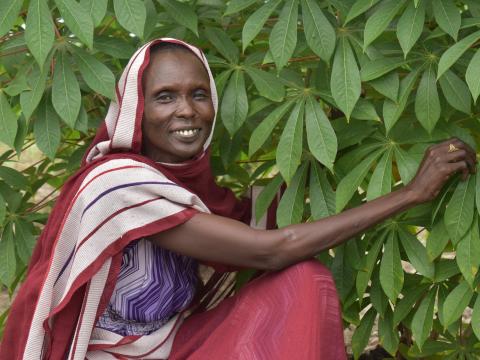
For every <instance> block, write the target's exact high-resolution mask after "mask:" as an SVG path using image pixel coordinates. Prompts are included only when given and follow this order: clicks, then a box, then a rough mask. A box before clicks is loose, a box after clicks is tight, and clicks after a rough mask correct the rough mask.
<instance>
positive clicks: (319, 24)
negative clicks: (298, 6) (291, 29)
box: [302, 0, 336, 62]
mask: <svg viewBox="0 0 480 360" xmlns="http://www.w3.org/2000/svg"><path fill="white" fill-rule="evenodd" d="M302 15H303V26H304V30H305V38H306V40H307V44H308V46H309V47H310V49H312V51H313V52H314V53H315V54H317V55H318V56H319V57H320V58H321V59H322V60H324V61H325V62H328V61H329V60H330V58H331V56H332V54H333V51H334V50H335V38H336V36H335V30H334V29H333V27H332V25H331V24H330V22H329V21H328V19H327V18H326V17H325V15H324V14H323V12H322V10H321V9H320V7H319V6H318V5H317V1H315V0H302Z"/></svg>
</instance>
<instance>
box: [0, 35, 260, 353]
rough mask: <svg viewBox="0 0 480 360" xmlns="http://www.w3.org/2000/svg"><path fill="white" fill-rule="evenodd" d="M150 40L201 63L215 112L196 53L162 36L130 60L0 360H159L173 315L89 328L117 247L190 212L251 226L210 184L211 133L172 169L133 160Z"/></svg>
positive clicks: (48, 235)
mask: <svg viewBox="0 0 480 360" xmlns="http://www.w3.org/2000/svg"><path fill="white" fill-rule="evenodd" d="M159 42H172V43H176V44H180V45H182V46H185V47H187V48H188V49H189V50H191V51H192V52H193V53H194V54H195V55H196V56H197V57H198V58H199V59H200V61H202V63H203V64H204V66H205V68H206V70H207V72H208V75H209V77H210V87H211V98H212V102H213V106H214V108H215V113H216V112H217V94H216V91H215V84H214V80H213V77H212V74H211V72H210V69H209V66H208V63H207V61H206V59H205V56H204V55H203V53H202V52H201V51H200V50H199V49H197V48H196V47H194V46H192V45H189V44H186V43H184V42H182V41H179V40H175V39H167V38H165V39H158V40H154V41H152V42H149V43H147V44H145V45H144V46H142V47H141V48H140V49H139V50H138V51H137V52H136V53H135V54H134V55H133V56H132V58H131V59H130V61H129V63H128V65H127V67H126V69H125V70H124V72H123V74H122V76H121V78H120V80H119V82H118V86H117V89H116V95H117V96H116V97H117V98H116V101H113V102H112V103H111V105H110V108H109V110H108V113H107V116H106V119H105V122H104V124H103V125H102V126H101V128H100V129H99V130H98V132H97V136H96V137H95V139H94V141H93V143H92V145H91V146H90V148H89V150H88V151H87V154H86V156H85V158H84V161H83V165H82V168H81V169H80V170H79V171H78V172H77V173H76V174H75V175H74V176H72V177H71V178H70V179H69V180H68V181H67V182H66V183H65V185H64V187H63V189H62V192H61V194H60V197H59V199H58V200H57V203H56V205H55V207H54V209H53V211H52V213H51V215H50V217H49V220H48V222H47V225H46V227H45V228H44V230H43V232H42V234H41V236H40V238H39V240H38V243H37V245H36V248H35V250H34V253H33V255H32V259H31V262H30V265H29V269H28V274H27V277H26V280H25V282H24V284H23V285H22V287H21V289H20V291H19V293H18V295H17V296H16V299H15V301H14V304H13V305H12V308H11V312H10V315H9V319H8V323H7V326H6V330H5V334H4V338H3V341H2V345H1V348H0V359H9V360H10V359H12V360H13V359H29V360H33V359H46V358H48V359H82V360H83V359H85V358H89V359H100V358H101V359H106V358H109V357H110V358H112V359H113V358H118V357H120V358H121V357H122V356H123V357H133V358H142V359H149V358H152V359H153V358H154V359H163V358H167V357H168V354H169V352H170V348H171V344H172V341H173V337H174V334H175V332H176V330H177V329H178V327H179V325H180V324H181V321H182V315H181V314H180V315H178V316H175V317H174V318H172V319H171V320H170V321H169V322H168V323H167V324H166V325H165V326H163V327H162V328H160V329H159V330H157V331H155V332H154V333H152V334H150V335H145V336H120V335H116V334H114V333H109V332H106V331H102V330H101V329H98V328H95V324H96V321H97V319H98V316H99V315H100V314H102V313H103V311H104V310H105V307H106V305H107V303H108V301H109V299H110V296H111V294H112V291H113V288H114V286H115V280H116V278H117V275H118V272H119V268H120V264H121V257H122V252H123V249H124V248H125V247H126V246H127V245H128V244H129V243H130V242H131V241H133V240H135V239H139V238H142V237H145V236H149V235H152V234H155V233H158V232H161V231H164V230H167V229H169V228H172V227H174V226H177V225H179V224H181V223H183V222H185V221H187V220H188V219H190V218H191V217H192V216H194V215H195V214H196V213H198V212H212V213H215V214H219V215H222V216H227V217H230V218H234V219H237V220H241V221H244V222H249V221H250V214H251V206H252V205H251V203H250V201H249V200H242V201H239V200H237V199H236V198H235V196H234V194H233V193H232V192H231V191H230V190H227V189H224V188H221V187H219V186H217V185H216V184H215V181H214V177H213V175H212V172H211V169H210V163H209V151H208V147H209V144H210V141H211V137H212V134H210V136H209V138H208V140H207V142H206V144H205V145H204V149H203V152H202V153H201V154H199V155H198V156H197V157H196V158H195V159H192V160H189V161H186V162H185V163H182V164H179V165H176V166H172V165H167V164H158V163H155V162H153V161H152V160H150V159H148V158H146V157H144V156H143V155H142V154H141V149H142V144H141V143H142V131H141V121H142V116H143V92H142V74H143V71H144V70H145V68H146V67H147V66H148V63H149V58H150V49H151V47H152V45H154V44H157V43H159ZM212 133H213V130H212ZM115 356H116V357H115Z"/></svg>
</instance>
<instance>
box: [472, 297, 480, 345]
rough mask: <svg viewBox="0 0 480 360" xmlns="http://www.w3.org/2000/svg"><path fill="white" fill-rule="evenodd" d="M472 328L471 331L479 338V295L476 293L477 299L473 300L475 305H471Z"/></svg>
mask: <svg viewBox="0 0 480 360" xmlns="http://www.w3.org/2000/svg"><path fill="white" fill-rule="evenodd" d="M471 324H472V329H473V333H474V334H475V336H476V337H477V339H480V296H479V295H478V294H477V300H475V305H473V313H472V320H471Z"/></svg>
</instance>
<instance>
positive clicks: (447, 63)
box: [437, 30, 480, 79]
mask: <svg viewBox="0 0 480 360" xmlns="http://www.w3.org/2000/svg"><path fill="white" fill-rule="evenodd" d="M478 39H480V30H479V31H476V32H474V33H473V34H470V35H468V36H466V37H464V38H463V39H462V40H460V41H459V42H457V43H456V44H455V45H453V46H451V47H449V48H448V49H447V51H445V52H444V53H443V54H442V56H441V57H440V61H439V62H438V72H437V79H438V78H440V76H442V75H443V73H444V72H445V71H447V70H448V69H450V67H451V66H452V65H453V64H455V63H456V62H457V60H458V59H459V58H460V56H462V55H463V53H464V52H465V51H467V50H468V49H469V48H470V47H471V46H472V45H473V44H474V43H475V42H476V41H478Z"/></svg>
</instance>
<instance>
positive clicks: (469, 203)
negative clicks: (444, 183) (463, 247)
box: [444, 176, 475, 244]
mask: <svg viewBox="0 0 480 360" xmlns="http://www.w3.org/2000/svg"><path fill="white" fill-rule="evenodd" d="M474 202H475V176H469V177H468V179H467V180H465V181H460V182H459V183H458V185H457V188H456V189H455V191H454V193H453V195H452V198H451V199H450V201H449V203H448V205H447V209H446V211H445V216H444V221H445V227H446V229H447V232H448V234H449V235H450V238H451V240H452V242H453V243H454V244H457V243H458V242H459V241H460V239H461V238H462V237H463V236H464V235H465V234H466V233H467V231H468V229H470V226H471V225H472V221H473V215H474Z"/></svg>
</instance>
